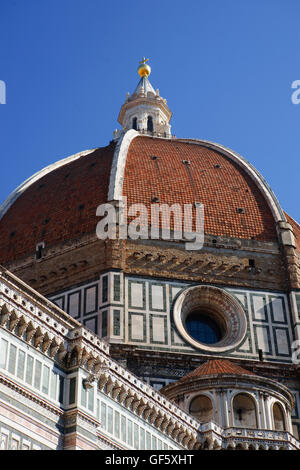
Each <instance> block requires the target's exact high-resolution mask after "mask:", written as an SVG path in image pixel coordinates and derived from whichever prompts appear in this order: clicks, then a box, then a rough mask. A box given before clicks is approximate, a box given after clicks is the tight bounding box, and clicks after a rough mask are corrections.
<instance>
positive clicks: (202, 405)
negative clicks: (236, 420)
mask: <svg viewBox="0 0 300 470" xmlns="http://www.w3.org/2000/svg"><path fill="white" fill-rule="evenodd" d="M189 412H190V414H191V415H192V416H195V418H197V419H198V420H199V421H200V422H201V423H207V422H208V421H211V420H212V419H213V418H214V410H213V405H212V401H211V399H210V398H209V397H207V396H206V395H198V396H197V397H195V398H194V399H193V400H192V401H191V403H190V409H189Z"/></svg>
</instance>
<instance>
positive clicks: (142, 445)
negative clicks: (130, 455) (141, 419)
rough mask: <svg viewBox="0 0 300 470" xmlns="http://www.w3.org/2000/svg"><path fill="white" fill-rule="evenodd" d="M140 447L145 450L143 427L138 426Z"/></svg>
mask: <svg viewBox="0 0 300 470" xmlns="http://www.w3.org/2000/svg"><path fill="white" fill-rule="evenodd" d="M140 449H141V450H145V429H142V428H140Z"/></svg>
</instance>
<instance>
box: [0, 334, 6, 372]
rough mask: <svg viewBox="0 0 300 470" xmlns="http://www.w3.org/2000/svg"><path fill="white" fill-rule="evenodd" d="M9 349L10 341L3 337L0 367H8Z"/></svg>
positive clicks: (0, 347) (0, 349)
mask: <svg viewBox="0 0 300 470" xmlns="http://www.w3.org/2000/svg"><path fill="white" fill-rule="evenodd" d="M7 350H8V342H7V341H6V340H5V339H1V346H0V368H1V369H5V368H6V361H7Z"/></svg>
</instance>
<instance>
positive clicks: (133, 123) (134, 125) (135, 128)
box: [132, 117, 137, 131]
mask: <svg viewBox="0 0 300 470" xmlns="http://www.w3.org/2000/svg"><path fill="white" fill-rule="evenodd" d="M132 129H134V130H136V131H137V118H136V117H134V118H132Z"/></svg>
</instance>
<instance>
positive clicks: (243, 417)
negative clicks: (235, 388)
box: [233, 393, 258, 428]
mask: <svg viewBox="0 0 300 470" xmlns="http://www.w3.org/2000/svg"><path fill="white" fill-rule="evenodd" d="M233 416H234V426H235V427H237V428H258V424H257V415H256V403H255V401H254V399H253V398H252V397H251V396H250V395H248V394H246V393H238V394H237V395H235V397H234V399H233Z"/></svg>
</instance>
